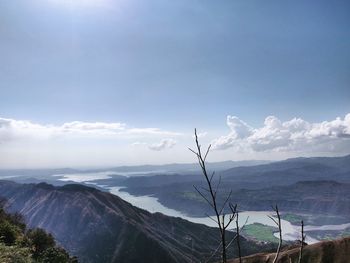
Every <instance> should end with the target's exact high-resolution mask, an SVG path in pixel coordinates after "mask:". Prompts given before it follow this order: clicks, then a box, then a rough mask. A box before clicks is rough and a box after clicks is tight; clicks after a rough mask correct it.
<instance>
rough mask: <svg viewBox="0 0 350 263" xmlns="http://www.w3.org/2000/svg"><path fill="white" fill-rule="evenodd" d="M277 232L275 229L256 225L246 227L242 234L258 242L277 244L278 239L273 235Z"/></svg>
mask: <svg viewBox="0 0 350 263" xmlns="http://www.w3.org/2000/svg"><path fill="white" fill-rule="evenodd" d="M276 231H277V228H275V227H271V226H266V225H263V224H259V223H254V224H251V225H246V226H244V228H243V229H242V232H241V233H242V235H243V236H245V237H247V238H251V239H254V240H257V241H261V242H271V243H277V242H278V238H276V237H275V236H274V235H273V234H274V233H275V232H276Z"/></svg>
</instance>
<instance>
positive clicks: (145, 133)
mask: <svg viewBox="0 0 350 263" xmlns="http://www.w3.org/2000/svg"><path fill="white" fill-rule="evenodd" d="M349 13H350V2H349V1H347V0H344V1H341V0H337V1H322V0H321V1H316V0H306V1H278V0H274V1H272V0H267V1H259V0H256V1H253V0H251V1H246V0H235V1H232V0H222V1H207V0H177V1H170V0H11V1H1V2H0V168H37V167H45V168H46V167H90V166H91V167H100V166H113V165H124V164H127V165H136V164H161V163H174V162H194V161H196V159H195V156H193V155H191V153H190V152H189V151H188V149H187V147H193V146H194V141H193V130H194V128H197V129H198V130H199V134H200V140H201V142H202V143H203V147H204V145H208V144H212V152H211V155H210V158H209V157H208V158H209V161H222V160H247V159H260V160H262V159H263V160H278V159H284V158H289V157H296V156H339V155H345V154H349V153H350V114H349V113H350V30H349V28H350V16H349Z"/></svg>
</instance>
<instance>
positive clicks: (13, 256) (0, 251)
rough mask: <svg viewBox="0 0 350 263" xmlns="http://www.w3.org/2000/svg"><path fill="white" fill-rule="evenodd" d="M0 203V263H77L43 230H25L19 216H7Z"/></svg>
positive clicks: (21, 218)
mask: <svg viewBox="0 0 350 263" xmlns="http://www.w3.org/2000/svg"><path fill="white" fill-rule="evenodd" d="M3 204H4V202H0V262H1V263H77V262H78V260H77V259H76V258H75V257H73V258H72V257H70V256H69V254H68V253H67V252H66V251H65V250H64V249H63V248H61V247H58V246H57V245H56V242H55V240H54V238H53V236H52V235H51V234H48V233H46V232H45V231H44V230H43V229H40V228H35V229H30V230H26V225H25V223H24V220H23V217H22V216H21V215H20V214H17V213H16V214H8V213H6V212H5V210H4V208H3Z"/></svg>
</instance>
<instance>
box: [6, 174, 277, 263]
mask: <svg viewBox="0 0 350 263" xmlns="http://www.w3.org/2000/svg"><path fill="white" fill-rule="evenodd" d="M0 194H1V196H2V197H4V198H6V199H7V200H8V201H7V206H6V207H7V209H8V211H10V212H19V213H21V214H22V215H23V216H24V217H25V219H26V222H27V224H28V225H29V226H30V227H40V228H43V229H45V230H46V231H48V232H50V233H51V234H52V235H53V236H54V237H55V238H56V240H57V241H58V243H59V244H60V245H62V246H63V247H64V248H65V249H67V250H68V251H69V252H70V253H71V254H72V255H74V256H78V258H79V260H80V261H81V262H101V263H102V262H199V261H201V260H204V259H205V258H208V257H210V255H211V254H212V253H213V251H215V249H216V248H217V246H218V240H217V238H216V237H217V234H218V233H217V231H218V230H217V229H216V228H210V227H207V226H204V225H200V224H194V223H191V222H188V221H186V220H183V219H181V218H174V217H168V216H165V215H163V214H160V213H155V214H151V213H149V212H147V211H145V210H142V209H139V208H136V207H134V206H132V205H131V204H129V203H127V202H125V201H123V200H122V199H120V198H119V197H117V196H115V195H112V194H110V193H107V192H102V191H99V190H97V189H95V188H90V187H86V186H83V185H78V184H75V185H65V186H61V187H55V186H52V185H49V184H46V183H40V184H18V183H14V182H10V181H0ZM233 235H234V234H233V233H232V232H228V233H227V236H228V238H229V239H230V238H233ZM241 244H242V252H243V254H244V255H248V254H251V253H254V252H258V251H261V250H266V249H271V246H269V245H264V244H256V243H254V242H251V241H247V240H245V239H244V238H241ZM229 255H230V257H234V256H236V249H235V248H234V247H232V249H230V252H229ZM213 260H215V257H214V258H213Z"/></svg>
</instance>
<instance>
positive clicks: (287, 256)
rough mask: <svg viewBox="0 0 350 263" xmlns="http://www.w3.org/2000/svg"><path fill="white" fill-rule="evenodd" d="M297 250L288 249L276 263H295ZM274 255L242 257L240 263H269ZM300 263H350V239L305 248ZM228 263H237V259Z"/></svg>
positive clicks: (297, 256)
mask: <svg viewBox="0 0 350 263" xmlns="http://www.w3.org/2000/svg"><path fill="white" fill-rule="evenodd" d="M299 251H300V250H299V248H298V247H294V248H289V249H285V250H284V251H283V252H281V254H280V256H279V257H278V260H277V263H297V262H298V258H299ZM274 257H275V253H260V254H256V255H251V256H248V257H244V258H243V259H242V263H271V262H273V259H274ZM301 262H302V263H349V262H350V237H348V238H343V239H339V240H333V241H324V242H319V243H316V244H313V245H309V246H305V247H304V249H303V258H302V261H301ZM229 263H239V260H238V259H234V260H231V261H229Z"/></svg>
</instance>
